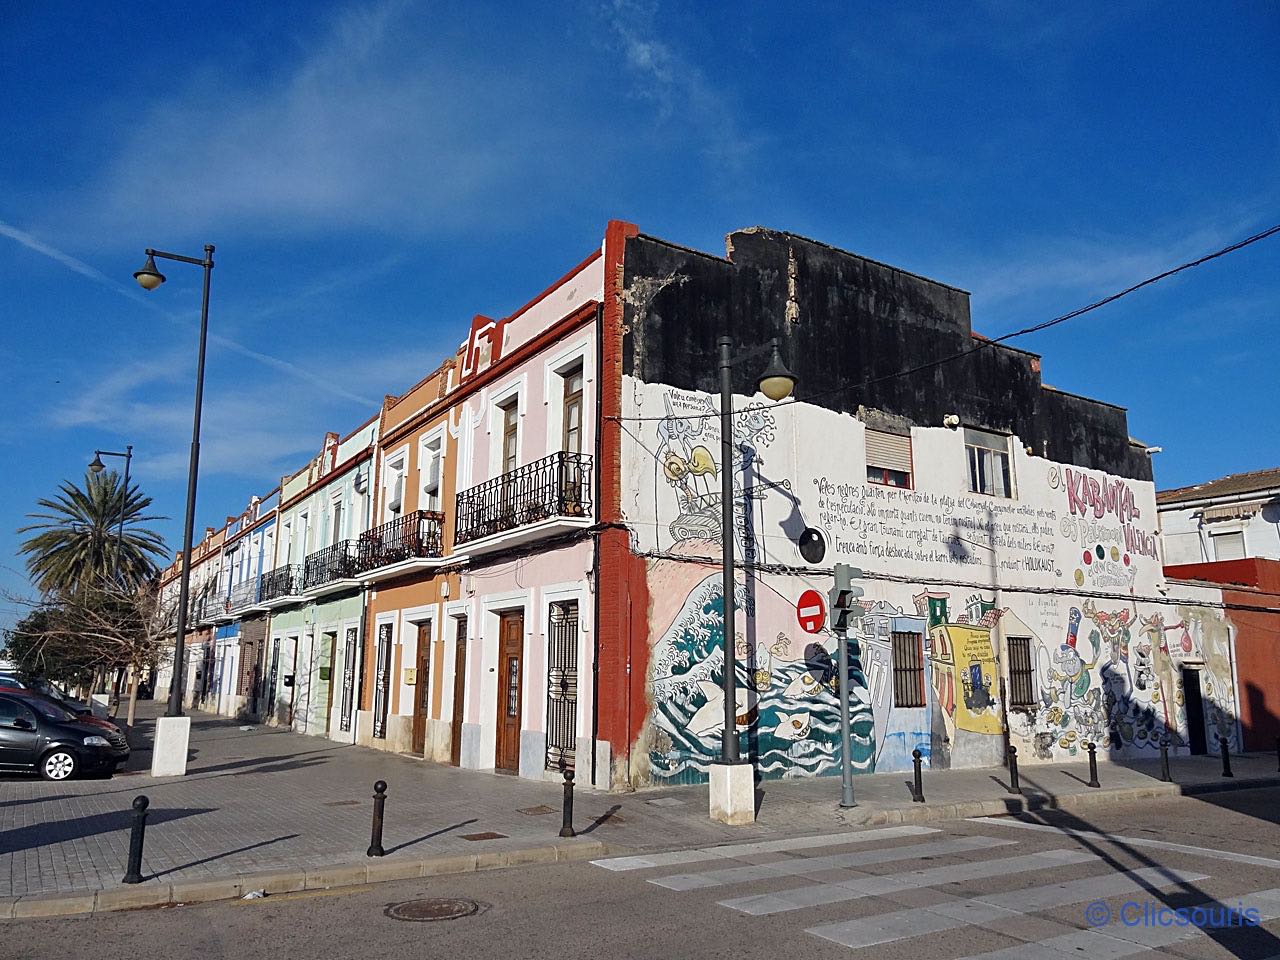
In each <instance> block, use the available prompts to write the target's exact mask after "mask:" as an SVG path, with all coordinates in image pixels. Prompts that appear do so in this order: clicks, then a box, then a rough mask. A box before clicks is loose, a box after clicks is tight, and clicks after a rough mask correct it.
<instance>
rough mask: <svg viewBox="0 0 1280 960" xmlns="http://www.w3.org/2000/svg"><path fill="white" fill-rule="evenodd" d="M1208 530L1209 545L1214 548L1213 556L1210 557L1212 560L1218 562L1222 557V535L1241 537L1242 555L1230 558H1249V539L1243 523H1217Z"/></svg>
mask: <svg viewBox="0 0 1280 960" xmlns="http://www.w3.org/2000/svg"><path fill="white" fill-rule="evenodd" d="M1207 531H1208V534H1209V546H1210V547H1211V548H1212V550H1213V556H1212V557H1210V558H1209V559H1210V560H1211V561H1215V562H1216V561H1218V560H1221V559H1222V557H1219V556H1218V538H1219V537H1222V538H1227V537H1239V538H1240V556H1239V557H1232V558H1230V559H1233V560H1247V559H1248V558H1249V539H1248V537H1247V536H1246V535H1245V530H1244V524H1243V523H1232V524H1224V525H1223V526H1218V525H1217V524H1215V525H1214V526H1212V527H1208V528H1207Z"/></svg>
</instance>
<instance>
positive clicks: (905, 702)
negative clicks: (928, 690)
mask: <svg viewBox="0 0 1280 960" xmlns="http://www.w3.org/2000/svg"><path fill="white" fill-rule="evenodd" d="M893 705H894V706H895V707H923V706H924V637H923V636H921V635H920V634H918V633H900V632H898V631H894V634H893Z"/></svg>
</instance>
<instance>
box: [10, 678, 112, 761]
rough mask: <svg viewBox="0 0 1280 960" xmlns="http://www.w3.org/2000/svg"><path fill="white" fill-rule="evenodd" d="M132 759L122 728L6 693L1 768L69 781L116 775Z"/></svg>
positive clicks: (38, 698) (45, 702)
mask: <svg viewBox="0 0 1280 960" xmlns="http://www.w3.org/2000/svg"><path fill="white" fill-rule="evenodd" d="M128 759H129V744H128V742H127V741H126V740H125V738H124V734H122V733H120V732H119V731H118V730H117V731H115V732H111V731H107V730H104V729H103V728H102V727H98V726H94V725H92V724H88V723H83V722H81V720H80V718H78V717H77V716H76V715H75V714H73V713H71V712H70V711H69V710H64V709H63V708H62V707H60V706H58V705H57V704H56V703H52V702H50V701H48V700H45V699H42V698H40V697H36V696H20V695H17V694H0V768H3V769H5V770H21V771H35V772H38V773H39V774H40V775H41V776H42V777H44V778H45V779H46V780H69V779H71V778H72V777H74V776H76V775H77V774H85V773H102V772H106V773H110V772H111V771H113V770H115V769H116V767H118V766H120V765H122V764H123V763H124V762H125V761H126V760H128Z"/></svg>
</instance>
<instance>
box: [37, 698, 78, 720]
mask: <svg viewBox="0 0 1280 960" xmlns="http://www.w3.org/2000/svg"><path fill="white" fill-rule="evenodd" d="M27 705H28V706H30V707H31V709H32V710H34V711H35V712H36V713H38V714H40V716H42V717H44V718H45V719H47V720H58V721H67V720H74V719H75V718H76V715H75V714H74V713H72V712H71V711H70V710H63V709H62V708H61V707H60V706H58V705H57V704H56V703H49V702H48V701H47V700H28V701H27Z"/></svg>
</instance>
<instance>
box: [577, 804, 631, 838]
mask: <svg viewBox="0 0 1280 960" xmlns="http://www.w3.org/2000/svg"><path fill="white" fill-rule="evenodd" d="M621 809H622V804H620V803H615V804H614V805H613V806H612V807H610V808H609V809H608V810H606V811H605V812H604V813H602V814H600V816H598V817H595V818H594V819H593V820H592V821H591V825H590V826H587V827H583V828H582V829H581V830H579V831H578V833H579V834H580V835H581V834H587V833H591V832H592V831H593V830H596V829H598V828H599V827H601V826H603V825H604V824H606V823H608V822H609V821H610V820H612V819H613V815H614V814H615V813H617V812H618V811H619V810H621Z"/></svg>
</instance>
